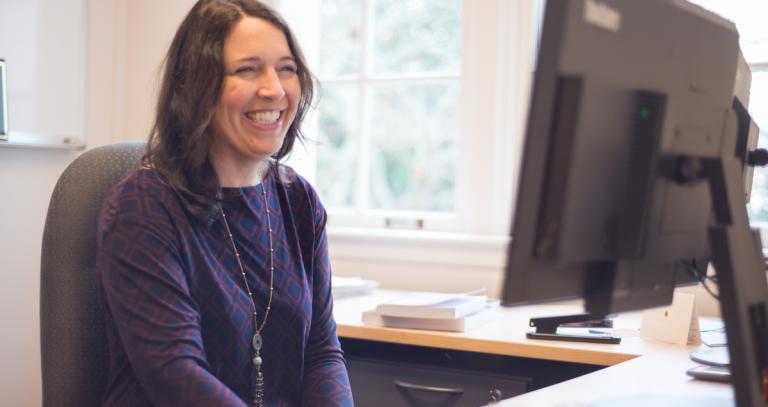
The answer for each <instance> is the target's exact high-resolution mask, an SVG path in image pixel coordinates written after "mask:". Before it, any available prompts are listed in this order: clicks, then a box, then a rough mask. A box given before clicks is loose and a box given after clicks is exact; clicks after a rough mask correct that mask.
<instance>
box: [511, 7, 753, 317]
mask: <svg viewBox="0 0 768 407" xmlns="http://www.w3.org/2000/svg"><path fill="white" fill-rule="evenodd" d="M739 55H740V52H739V47H738V34H737V32H736V29H735V28H734V26H733V25H732V24H731V23H729V22H727V21H725V20H722V19H720V18H718V17H716V16H715V15H713V14H711V13H709V12H707V11H705V10H703V9H701V8H699V7H697V6H694V5H691V4H688V3H686V2H683V1H658V0H654V1H598V0H586V1H548V2H547V6H546V12H545V17H544V24H543V30H542V34H541V41H540V49H539V56H538V63H537V70H536V75H535V82H534V88H533V89H534V91H533V95H532V98H531V107H530V112H529V119H528V126H527V130H526V139H525V146H524V149H525V150H524V153H523V154H522V157H523V162H522V166H521V171H520V176H519V184H518V185H519V186H518V195H517V205H516V211H515V215H514V220H513V225H512V243H511V245H510V247H509V255H508V263H507V276H506V279H505V284H504V293H503V299H504V301H505V302H507V303H508V304H515V303H531V302H539V301H551V300H553V299H567V298H576V297H579V298H585V300H586V307H587V311H588V312H590V313H594V314H597V315H600V314H602V315H606V314H609V313H615V312H620V311H627V310H634V309H642V308H647V307H651V306H658V305H662V304H667V303H669V302H671V299H672V291H673V288H674V286H675V285H676V284H678V283H685V282H690V281H691V280H692V278H693V277H692V274H691V273H690V272H689V271H693V270H692V269H694V268H695V269H697V270H698V271H699V272H703V271H705V265H706V259H707V258H708V257H709V255H710V248H709V244H708V238H707V230H708V228H709V226H710V225H711V223H712V222H711V218H712V204H711V199H710V196H709V194H710V191H709V187H708V185H707V184H706V183H705V182H700V183H697V184H695V185H681V184H678V183H676V182H675V181H674V180H670V179H668V178H665V177H661V176H658V174H656V173H655V172H654V171H655V168H656V167H657V166H659V165H660V157H662V156H663V155H665V154H673V153H674V154H677V153H691V154H696V155H700V156H705V157H716V156H719V155H720V154H723V153H724V151H725V150H728V149H731V150H734V149H735V143H736V141H735V140H734V139H732V138H731V137H730V136H728V137H726V136H724V134H723V131H722V129H723V128H724V126H726V124H728V125H733V123H732V121H733V117H732V116H731V115H730V114H729V112H731V110H732V109H731V104H732V101H733V96H734V88H735V86H734V85H735V78H736V72H737V66H738V65H737V61H738V58H739ZM747 74H748V71H747ZM734 134H735V132H734ZM726 139H727V140H726ZM726 141H728V144H731V143H733V144H731V145H730V146H727V145H725V144H727V143H725V142H726ZM598 286H599V290H598V289H597V287H598ZM598 294H599V295H598Z"/></svg>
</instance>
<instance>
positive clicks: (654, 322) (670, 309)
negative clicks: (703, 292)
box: [640, 292, 701, 345]
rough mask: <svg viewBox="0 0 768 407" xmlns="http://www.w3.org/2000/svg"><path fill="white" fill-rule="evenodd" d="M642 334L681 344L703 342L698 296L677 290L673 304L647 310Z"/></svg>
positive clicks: (644, 315)
mask: <svg viewBox="0 0 768 407" xmlns="http://www.w3.org/2000/svg"><path fill="white" fill-rule="evenodd" d="M640 336H643V337H646V338H653V339H658V340H660V341H664V342H671V343H676V344H679V345H686V344H691V345H697V344H699V343H701V331H700V330H699V317H698V314H697V313H696V296H694V295H693V294H688V293H679V292H676V293H675V295H674V298H673V299H672V304H671V305H669V306H667V307H661V308H654V309H651V310H648V311H645V312H644V313H643V321H642V323H641V325H640Z"/></svg>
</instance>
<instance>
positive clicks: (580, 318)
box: [525, 314, 621, 343]
mask: <svg viewBox="0 0 768 407" xmlns="http://www.w3.org/2000/svg"><path fill="white" fill-rule="evenodd" d="M528 325H529V326H531V327H532V328H535V331H534V332H528V333H527V334H526V335H525V336H526V338H529V339H545V340H550V341H575V342H595V343H621V338H619V337H616V336H611V335H609V334H607V333H603V332H586V333H578V334H577V333H570V332H569V333H558V332H557V329H558V328H559V327H569V326H570V327H580V328H611V327H613V321H611V320H609V319H604V318H603V317H600V316H597V315H594V314H577V315H560V316H555V317H542V318H531V320H530V322H529V323H528Z"/></svg>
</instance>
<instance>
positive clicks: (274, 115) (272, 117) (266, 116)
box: [245, 110, 280, 123]
mask: <svg viewBox="0 0 768 407" xmlns="http://www.w3.org/2000/svg"><path fill="white" fill-rule="evenodd" d="M245 117H247V118H248V120H252V121H254V122H257V123H274V122H276V121H277V119H279V118H280V112H279V111H277V110H271V111H267V112H264V111H262V112H248V113H246V114H245Z"/></svg>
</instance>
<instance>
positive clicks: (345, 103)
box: [316, 85, 360, 208]
mask: <svg viewBox="0 0 768 407" xmlns="http://www.w3.org/2000/svg"><path fill="white" fill-rule="evenodd" d="M359 105H360V102H359V96H358V92H357V87H356V86H352V85H326V86H324V87H323V95H322V97H321V99H320V104H319V111H318V119H319V120H318V121H319V127H320V131H319V132H320V134H319V140H318V141H319V145H318V146H317V182H316V186H317V190H318V194H320V197H321V198H322V200H323V203H324V204H325V205H326V206H328V207H337V208H338V207H352V206H354V197H355V182H356V178H357V177H356V174H357V155H358V154H357V152H358V138H357V137H355V136H354V135H356V134H358V130H357V125H356V123H357V120H358V117H359V116H360V112H359V108H358V107H359Z"/></svg>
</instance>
